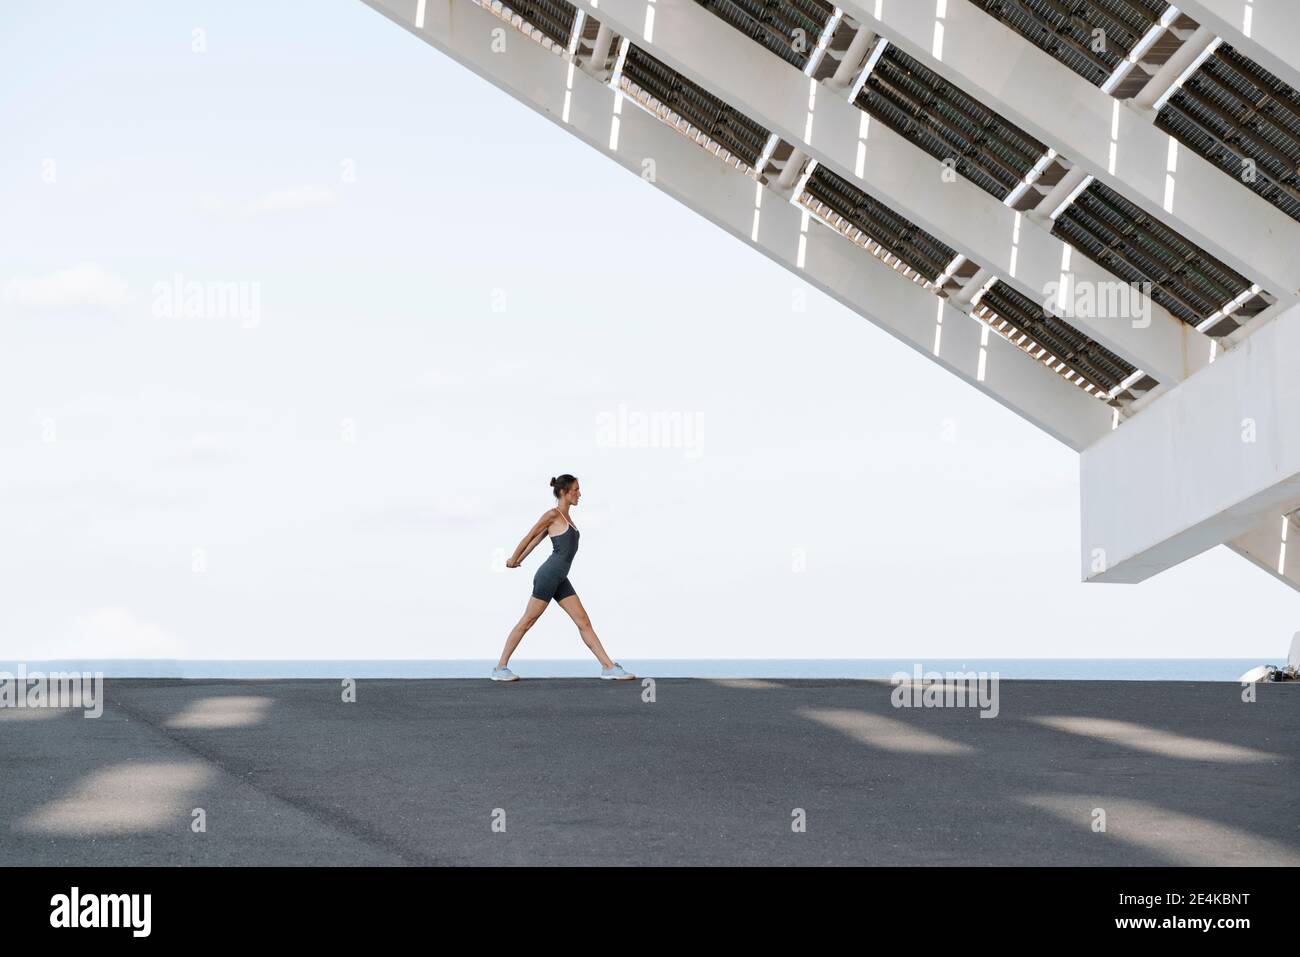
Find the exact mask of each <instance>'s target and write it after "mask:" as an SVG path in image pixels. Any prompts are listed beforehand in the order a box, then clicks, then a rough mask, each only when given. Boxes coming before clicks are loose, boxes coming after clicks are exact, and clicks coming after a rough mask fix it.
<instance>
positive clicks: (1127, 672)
mask: <svg viewBox="0 0 1300 957" xmlns="http://www.w3.org/2000/svg"><path fill="white" fill-rule="evenodd" d="M495 663H496V662H495V661H492V660H490V659H485V658H484V659H477V658H444V659H274V658H267V659H256V658H253V659H215V658H214V659H201V658H193V659H180V658H66V659H44V660H32V661H18V660H14V661H0V672H8V673H10V674H16V673H18V671H19V670H20V669H22V670H25V671H27V672H28V673H30V672H33V671H46V672H48V671H79V672H89V673H102V674H103V675H104V677H105V678H171V679H190V680H212V679H233V680H276V679H280V680H284V679H310V678H321V679H325V678H369V679H375V678H397V679H404V678H409V679H430V678H486V677H487V675H488V673H489V672H490V671H491V669H492V666H493V665H495ZM510 664H511V669H512V670H513V671H515V672H516V673H517V674H518V675H519V676H520V677H521V678H582V677H594V676H596V675H597V674H598V673H599V670H600V669H599V667H598V665H597V664H596V662H595V661H594V660H593V659H590V658H545V659H541V658H531V659H530V658H521V657H516V658H515V659H514V660H512V661H511V663H510ZM622 664H623V665H624V667H626V668H627V669H628V670H629V671H632V672H633V673H635V674H637V675H638V676H641V677H654V678H820V679H861V680H873V679H875V680H882V679H888V678H890V677H891V676H892V675H894V674H896V673H897V672H900V671H901V672H905V673H907V674H908V675H911V674H913V673H914V671H915V669H916V668H918V667H919V668H920V669H921V670H922V672H929V671H937V672H941V673H942V672H949V671H956V672H972V671H973V672H984V673H988V674H993V673H996V674H997V675H998V676H999V677H1000V678H1006V679H1010V680H1015V679H1028V680H1060V681H1233V682H1235V681H1237V680H1238V679H1239V678H1240V676H1241V675H1242V674H1244V673H1245V672H1247V671H1249V670H1250V669H1251V668H1254V667H1256V666H1258V665H1261V664H1273V665H1279V666H1280V665H1283V664H1285V659H1282V660H1280V661H1279V660H1271V659H1268V658H1265V657H1260V658H1240V657H1234V658H952V657H934V658H911V659H904V658H625V659H622Z"/></svg>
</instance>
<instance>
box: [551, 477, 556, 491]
mask: <svg viewBox="0 0 1300 957" xmlns="http://www.w3.org/2000/svg"><path fill="white" fill-rule="evenodd" d="M551 488H555V476H554V475H552V476H551Z"/></svg>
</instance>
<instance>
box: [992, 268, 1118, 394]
mask: <svg viewBox="0 0 1300 957" xmlns="http://www.w3.org/2000/svg"><path fill="white" fill-rule="evenodd" d="M979 304H980V306H981V307H984V308H987V309H990V310H992V311H993V312H994V313H996V314H997V316H998V318H999V319H1004V320H1006V321H1007V322H1008V323H1010V324H1011V325H1012V326H1014V327H1015V328H1016V329H1017V330H1018V331H1019V332H1021V333H1023V334H1024V335H1026V336H1028V337H1029V338H1030V339H1032V340H1033V341H1035V342H1037V343H1038V345H1039V346H1041V347H1042V348H1044V349H1046V350H1047V351H1048V353H1049V354H1050V355H1052V356H1055V357H1056V359H1057V360H1058V361H1060V362H1063V363H1065V366H1066V368H1068V369H1070V370H1071V371H1073V372H1074V373H1075V375H1077V376H1079V377H1081V378H1082V379H1083V380H1084V381H1086V382H1089V383H1091V384H1092V385H1093V386H1094V387H1095V388H1097V389H1098V390H1100V391H1101V392H1103V393H1110V392H1117V391H1119V386H1120V384H1121V383H1123V382H1124V380H1125V379H1127V378H1129V376H1131V375H1132V374H1133V373H1134V372H1136V371H1137V370H1136V369H1135V368H1134V367H1133V366H1131V365H1129V364H1128V363H1127V362H1125V361H1124V360H1123V359H1121V358H1120V357H1119V356H1117V355H1115V353H1113V352H1111V351H1110V350H1109V349H1106V348H1105V347H1104V346H1102V345H1101V344H1100V343H1097V342H1094V341H1093V340H1092V339H1089V338H1088V337H1087V336H1085V335H1084V334H1083V333H1081V332H1080V331H1079V330H1078V329H1075V328H1074V327H1073V326H1071V325H1069V324H1068V323H1066V322H1064V321H1063V320H1061V319H1058V318H1057V317H1056V316H1053V315H1051V314H1050V313H1048V312H1046V311H1045V310H1044V309H1043V307H1042V305H1041V304H1040V303H1037V302H1034V301H1033V300H1032V299H1030V298H1029V297H1028V296H1025V295H1022V294H1021V293H1019V292H1017V291H1016V290H1015V289H1013V288H1011V287H1010V286H1008V285H1007V284H1006V283H1005V282H1002V281H1001V280H998V281H997V282H995V283H994V284H993V285H992V286H990V287H989V288H988V291H986V292H985V293H984V295H983V297H982V298H981V299H980V303H979Z"/></svg>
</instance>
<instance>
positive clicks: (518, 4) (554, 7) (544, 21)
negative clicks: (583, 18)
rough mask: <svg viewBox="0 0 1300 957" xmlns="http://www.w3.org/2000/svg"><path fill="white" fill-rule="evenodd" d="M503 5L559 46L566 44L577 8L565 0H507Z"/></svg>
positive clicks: (571, 31)
mask: <svg viewBox="0 0 1300 957" xmlns="http://www.w3.org/2000/svg"><path fill="white" fill-rule="evenodd" d="M503 6H506V7H508V8H509V9H510V10H512V11H514V12H515V13H517V14H519V16H520V17H522V18H523V19H524V20H525V21H526V22H527V23H529V24H531V25H532V26H533V27H535V28H536V29H538V30H540V31H542V33H543V34H544V35H545V36H547V37H549V38H550V40H551V41H552V42H553V43H556V44H558V45H559V46H562V47H563V46H568V44H569V37H570V35H571V34H572V33H573V21H574V18H575V17H577V15H578V8H577V7H575V6H574V5H573V4H571V3H567V2H565V0H509V2H508V3H504V4H503Z"/></svg>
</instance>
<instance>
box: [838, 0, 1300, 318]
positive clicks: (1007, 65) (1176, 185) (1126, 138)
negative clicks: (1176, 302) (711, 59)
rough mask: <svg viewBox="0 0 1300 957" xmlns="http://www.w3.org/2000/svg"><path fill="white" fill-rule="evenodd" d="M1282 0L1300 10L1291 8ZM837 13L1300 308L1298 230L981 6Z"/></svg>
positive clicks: (891, 6)
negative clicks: (870, 30) (873, 32)
mask: <svg viewBox="0 0 1300 957" xmlns="http://www.w3.org/2000/svg"><path fill="white" fill-rule="evenodd" d="M1278 2H1279V3H1281V4H1282V5H1284V6H1288V7H1289V6H1291V0H1278ZM840 5H841V7H843V9H844V11H845V13H847V14H848V15H850V16H852V17H854V18H855V19H856V20H858V21H859V22H860V23H864V24H867V25H869V26H871V27H872V28H873V29H875V30H876V31H877V32H878V33H880V35H881V36H883V37H885V38H886V39H887V40H889V42H890V43H895V44H897V45H898V46H900V47H901V48H902V49H903V50H904V51H905V52H906V53H908V54H909V55H910V56H913V57H915V58H917V59H919V60H920V61H921V62H922V63H924V64H925V65H926V66H927V67H929V68H930V69H932V70H935V71H936V72H938V73H939V74H941V75H942V76H944V77H945V78H947V79H948V80H949V81H951V82H952V83H954V84H956V85H957V86H959V87H961V88H962V89H964V90H966V91H967V92H968V93H969V94H970V95H971V96H973V97H975V98H976V99H978V100H981V101H982V102H984V103H985V104H987V105H988V106H989V107H990V108H991V109H995V110H997V111H998V112H999V113H1001V114H1002V115H1003V116H1005V117H1006V118H1007V119H1008V120H1010V121H1011V122H1013V123H1016V124H1017V125H1019V126H1021V127H1022V128H1023V129H1025V130H1026V131H1027V132H1029V133H1032V134H1033V135H1034V136H1036V137H1037V138H1038V139H1040V140H1042V141H1043V142H1044V143H1046V144H1047V145H1048V146H1051V147H1054V148H1055V149H1056V150H1057V152H1059V153H1061V154H1062V155H1063V156H1065V157H1066V158H1067V159H1069V160H1070V161H1072V162H1073V163H1074V164H1075V165H1076V166H1081V167H1083V168H1084V169H1086V171H1087V172H1089V173H1091V174H1093V175H1094V176H1097V177H1098V178H1099V179H1101V181H1102V182H1104V183H1106V185H1108V186H1109V187H1111V188H1112V189H1114V190H1115V191H1116V192H1118V193H1119V194H1120V195H1122V196H1124V197H1125V198H1126V199H1128V200H1130V201H1132V202H1134V203H1136V204H1137V205H1139V206H1141V207H1142V208H1143V209H1145V210H1146V211H1147V212H1148V213H1150V214H1151V215H1152V216H1155V217H1156V218H1158V219H1160V220H1162V221H1163V222H1165V223H1168V224H1169V226H1171V227H1172V228H1174V229H1176V230H1178V231H1179V232H1180V233H1182V234H1183V235H1184V236H1186V237H1187V238H1188V239H1190V240H1191V241H1192V242H1194V243H1196V244H1197V245H1199V246H1201V247H1202V248H1203V249H1205V250H1206V251H1207V252H1209V253H1211V254H1212V255H1214V256H1216V257H1218V258H1219V259H1221V260H1222V261H1223V262H1225V263H1227V264H1228V265H1229V266H1231V267H1232V268H1233V269H1235V270H1237V271H1238V272H1239V273H1241V274H1242V275H1243V276H1246V277H1247V278H1249V279H1251V280H1253V281H1256V282H1258V283H1260V285H1262V286H1263V287H1264V288H1265V289H1267V290H1268V291H1269V292H1271V293H1273V294H1274V295H1275V296H1278V297H1279V298H1281V299H1283V300H1285V301H1287V302H1290V303H1293V302H1297V301H1300V256H1297V255H1295V250H1296V248H1297V247H1300V223H1297V222H1295V221H1294V220H1292V219H1291V218H1290V217H1288V216H1287V215H1285V214H1284V213H1283V212H1282V211H1281V210H1279V209H1277V208H1276V207H1274V206H1272V205H1270V204H1269V203H1268V202H1266V201H1265V200H1263V199H1261V198H1260V197H1259V196H1257V195H1256V194H1255V193H1253V192H1251V191H1250V190H1249V189H1247V188H1246V187H1245V186H1244V185H1238V186H1234V185H1233V183H1232V180H1231V178H1230V177H1228V176H1227V175H1225V174H1224V173H1223V172H1222V171H1221V170H1219V169H1218V168H1217V167H1215V166H1213V165H1212V164H1210V163H1209V162H1208V161H1206V160H1204V159H1202V158H1201V157H1199V156H1197V155H1196V154H1195V153H1193V152H1191V151H1190V150H1187V149H1185V148H1183V147H1182V145H1181V144H1179V143H1178V142H1177V141H1176V140H1173V139H1172V138H1171V137H1170V136H1168V135H1167V134H1166V133H1163V132H1161V131H1160V130H1158V129H1156V127H1154V126H1153V125H1152V124H1151V123H1150V121H1149V119H1148V118H1147V117H1145V116H1143V115H1142V114H1140V113H1139V112H1138V111H1136V110H1133V109H1127V108H1125V107H1124V106H1123V105H1122V104H1121V103H1120V101H1119V100H1116V99H1113V98H1112V97H1110V96H1108V95H1107V94H1105V93H1103V92H1102V91H1101V90H1100V89H1098V88H1097V87H1095V86H1093V85H1092V84H1091V83H1089V82H1088V81H1087V80H1085V79H1083V78H1082V77H1080V76H1078V75H1077V74H1075V73H1074V72H1073V71H1072V70H1070V69H1069V68H1068V67H1066V66H1065V65H1063V64H1061V63H1058V62H1056V61H1055V60H1054V59H1052V58H1051V57H1050V56H1048V54H1046V53H1044V52H1043V51H1042V50H1039V49H1038V48H1037V47H1035V46H1034V45H1033V44H1032V43H1030V42H1029V41H1028V40H1026V39H1024V38H1023V37H1021V36H1019V35H1018V34H1016V33H1015V32H1014V31H1012V30H1011V29H1010V28H1009V27H1007V26H1005V25H1003V24H1002V23H1000V22H999V21H997V20H996V19H994V18H993V17H992V16H990V15H989V14H987V13H985V12H984V11H983V10H981V9H980V8H979V7H977V6H976V5H975V4H973V3H968V2H967V0H906V2H899V0H886V2H884V3H883V4H876V3H874V2H872V0H842V2H841V4H840ZM1271 5H1272V2H1271V0H1270V6H1271ZM878 7H879V8H880V10H881V15H880V16H879V17H877V16H876V15H875V11H876V10H877V8H878ZM940 12H942V14H943V15H942V16H939V15H938V14H939V13H940ZM1171 144H1172V145H1171ZM1171 166H1172V167H1173V169H1172V171H1171V169H1170V167H1171Z"/></svg>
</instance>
